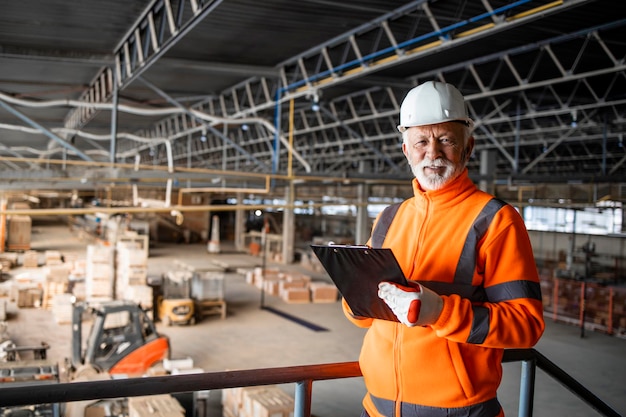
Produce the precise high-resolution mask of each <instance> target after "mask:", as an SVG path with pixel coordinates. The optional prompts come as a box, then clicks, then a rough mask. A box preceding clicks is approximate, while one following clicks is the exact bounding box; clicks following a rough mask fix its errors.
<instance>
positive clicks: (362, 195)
mask: <svg viewBox="0 0 626 417" xmlns="http://www.w3.org/2000/svg"><path fill="white" fill-rule="evenodd" d="M370 166H371V164H368V163H365V162H364V161H361V162H360V163H359V173H361V174H362V173H363V172H365V169H366V168H369V167H370ZM369 194H370V188H369V185H367V184H360V185H357V200H358V205H357V207H356V233H355V236H354V243H355V244H356V245H364V244H365V242H367V240H368V239H369V237H370V233H371V228H372V225H371V224H370V219H369V215H368V213H367V203H368V201H369Z"/></svg>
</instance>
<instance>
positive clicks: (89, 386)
mask: <svg viewBox="0 0 626 417" xmlns="http://www.w3.org/2000/svg"><path fill="white" fill-rule="evenodd" d="M517 361H521V362H522V372H521V378H520V400H519V414H518V416H519V417H532V414H533V402H534V388H535V371H536V368H537V367H539V369H541V370H543V371H544V372H546V373H547V374H548V375H549V376H551V377H552V378H553V379H555V380H556V381H558V382H559V383H561V384H562V385H563V386H565V387H566V388H567V389H569V390H570V391H571V392H572V393H573V394H574V395H576V396H577V397H579V398H580V399H582V400H583V401H584V402H586V403H587V404H588V405H589V406H590V407H592V408H593V409H595V410H596V411H597V412H599V413H600V414H601V415H603V416H607V417H623V416H622V415H621V414H619V413H618V412H616V411H615V410H613V409H612V408H611V407H610V406H609V405H608V404H606V403H605V402H604V401H602V400H601V399H600V398H598V397H597V396H596V395H595V394H593V393H592V392H591V391H589V390H588V389H587V388H585V387H584V386H583V385H582V384H580V383H579V382H578V381H577V380H576V379H574V378H573V377H571V376H570V375H569V374H567V373H566V372H565V371H563V370H562V369H561V368H559V367H558V366H557V365H555V364H554V363H553V362H551V361H550V360H549V359H548V358H546V357H545V356H544V355H542V354H541V353H539V352H538V351H536V350H535V349H508V350H505V352H504V357H503V359H502V362H517ZM360 376H362V374H361V369H360V367H359V364H358V362H342V363H331V364H321V365H305V366H292V367H282V368H265V369H251V370H240V371H224V372H208V373H202V374H190V375H167V376H154V377H146V378H129V379H116V380H105V381H87V382H80V383H74V382H70V383H60V384H54V385H40V386H39V385H35V386H29V387H22V388H19V387H6V388H5V387H3V388H2V389H0V406H23V405H32V404H53V403H66V402H71V401H82V400H93V399H106V398H120V397H137V396H143V395H156V394H173V393H185V392H195V391H204V390H216V389H226V388H237V387H249V386H260V385H272V384H286V383H295V384H296V389H295V403H294V417H310V416H311V398H312V391H313V381H323V380H330V379H340V378H354V377H360Z"/></svg>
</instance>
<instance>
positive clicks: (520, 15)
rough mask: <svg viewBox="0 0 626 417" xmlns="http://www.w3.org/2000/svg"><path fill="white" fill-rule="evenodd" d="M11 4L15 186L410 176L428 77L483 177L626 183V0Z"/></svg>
mask: <svg viewBox="0 0 626 417" xmlns="http://www.w3.org/2000/svg"><path fill="white" fill-rule="evenodd" d="M0 10H1V13H0V189H3V190H21V191H24V190H33V189H35V188H42V187H43V188H48V189H68V190H69V189H81V188H85V187H91V188H93V187H94V186H97V184H98V183H99V182H101V183H106V184H110V183H115V184H120V183H122V184H123V183H126V184H134V185H137V184H139V185H146V186H148V185H150V186H157V187H165V186H170V187H171V186H173V187H177V186H183V185H186V186H191V187H194V186H197V187H202V186H205V187H206V186H211V185H212V184H213V185H221V186H223V187H228V186H233V187H234V189H236V188H237V187H240V186H242V185H248V186H249V187H251V188H252V189H253V190H254V187H255V186H257V185H259V184H260V186H261V187H264V186H266V185H267V186H269V185H268V184H275V181H284V180H285V179H295V180H299V181H308V180H311V179H316V180H317V181H319V183H320V184H322V183H324V181H327V179H328V180H331V181H332V180H335V181H337V180H338V179H343V181H344V183H345V182H347V181H351V180H352V179H354V180H355V181H364V180H367V181H370V182H371V183H376V182H381V181H387V180H388V181H406V180H408V179H409V178H411V172H410V170H409V169H408V167H407V164H406V159H405V157H404V155H403V154H402V149H401V137H400V135H399V133H398V131H397V129H396V126H397V124H398V114H399V106H400V103H401V102H402V98H403V97H404V94H406V92H407V91H408V90H409V89H410V88H411V87H412V86H415V85H417V84H419V83H421V82H424V81H427V80H441V81H446V82H449V83H452V84H454V85H456V86H457V87H458V88H459V89H460V90H461V92H462V93H463V94H464V95H465V97H466V99H467V102H468V107H469V111H470V115H471V117H472V118H473V119H474V120H475V122H476V130H475V134H474V136H475V139H476V147H475V151H474V155H473V157H472V159H471V161H470V164H469V170H470V173H471V175H472V177H473V178H474V179H476V180H477V181H478V180H481V179H482V180H488V181H491V182H492V183H506V184H512V185H515V184H519V185H523V184H526V185H528V184H530V185H532V184H539V183H561V184H568V183H569V184H572V183H583V184H584V183H597V184H600V183H602V184H611V186H614V185H617V186H618V188H619V189H620V190H622V189H623V188H625V187H623V184H622V183H625V182H626V149H625V148H624V144H623V141H624V129H625V126H626V62H625V57H626V37H625V36H624V34H625V33H626V2H624V1H617V0H562V1H549V0H519V1H497V0H471V1H470V0H438V1H425V0H418V1H411V2H407V1H403V0H384V1H381V0H359V1H355V0H342V1H328V0H298V1H294V0H263V1H258V0H254V1H253V0H214V1H209V0H133V1H127V0H108V1H95V0H83V1H67V0H65V1H63V0H45V1H43V0H39V1H37V0H20V1H6V0H5V1H1V2H0ZM481 161H491V165H489V168H488V169H487V170H484V169H483V171H481ZM229 175H230V176H229ZM237 175H239V177H237ZM269 178H271V179H272V182H271V183H270V182H269ZM166 182H167V183H166ZM243 189H244V188H242V190H243ZM617 197H619V196H617ZM613 198H616V196H613ZM622 198H623V197H622ZM618 199H619V198H618Z"/></svg>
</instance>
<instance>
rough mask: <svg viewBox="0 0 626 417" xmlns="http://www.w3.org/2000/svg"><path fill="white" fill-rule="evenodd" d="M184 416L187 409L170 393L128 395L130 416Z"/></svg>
mask: <svg viewBox="0 0 626 417" xmlns="http://www.w3.org/2000/svg"><path fill="white" fill-rule="evenodd" d="M147 416H151V417H184V416H185V409H184V408H183V407H182V406H181V405H180V403H179V402H178V400H176V398H174V397H172V396H171V395H170V394H159V395H149V396H140V397H128V417H147Z"/></svg>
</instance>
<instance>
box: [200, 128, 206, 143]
mask: <svg viewBox="0 0 626 417" xmlns="http://www.w3.org/2000/svg"><path fill="white" fill-rule="evenodd" d="M200 142H206V129H202V135H200Z"/></svg>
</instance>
